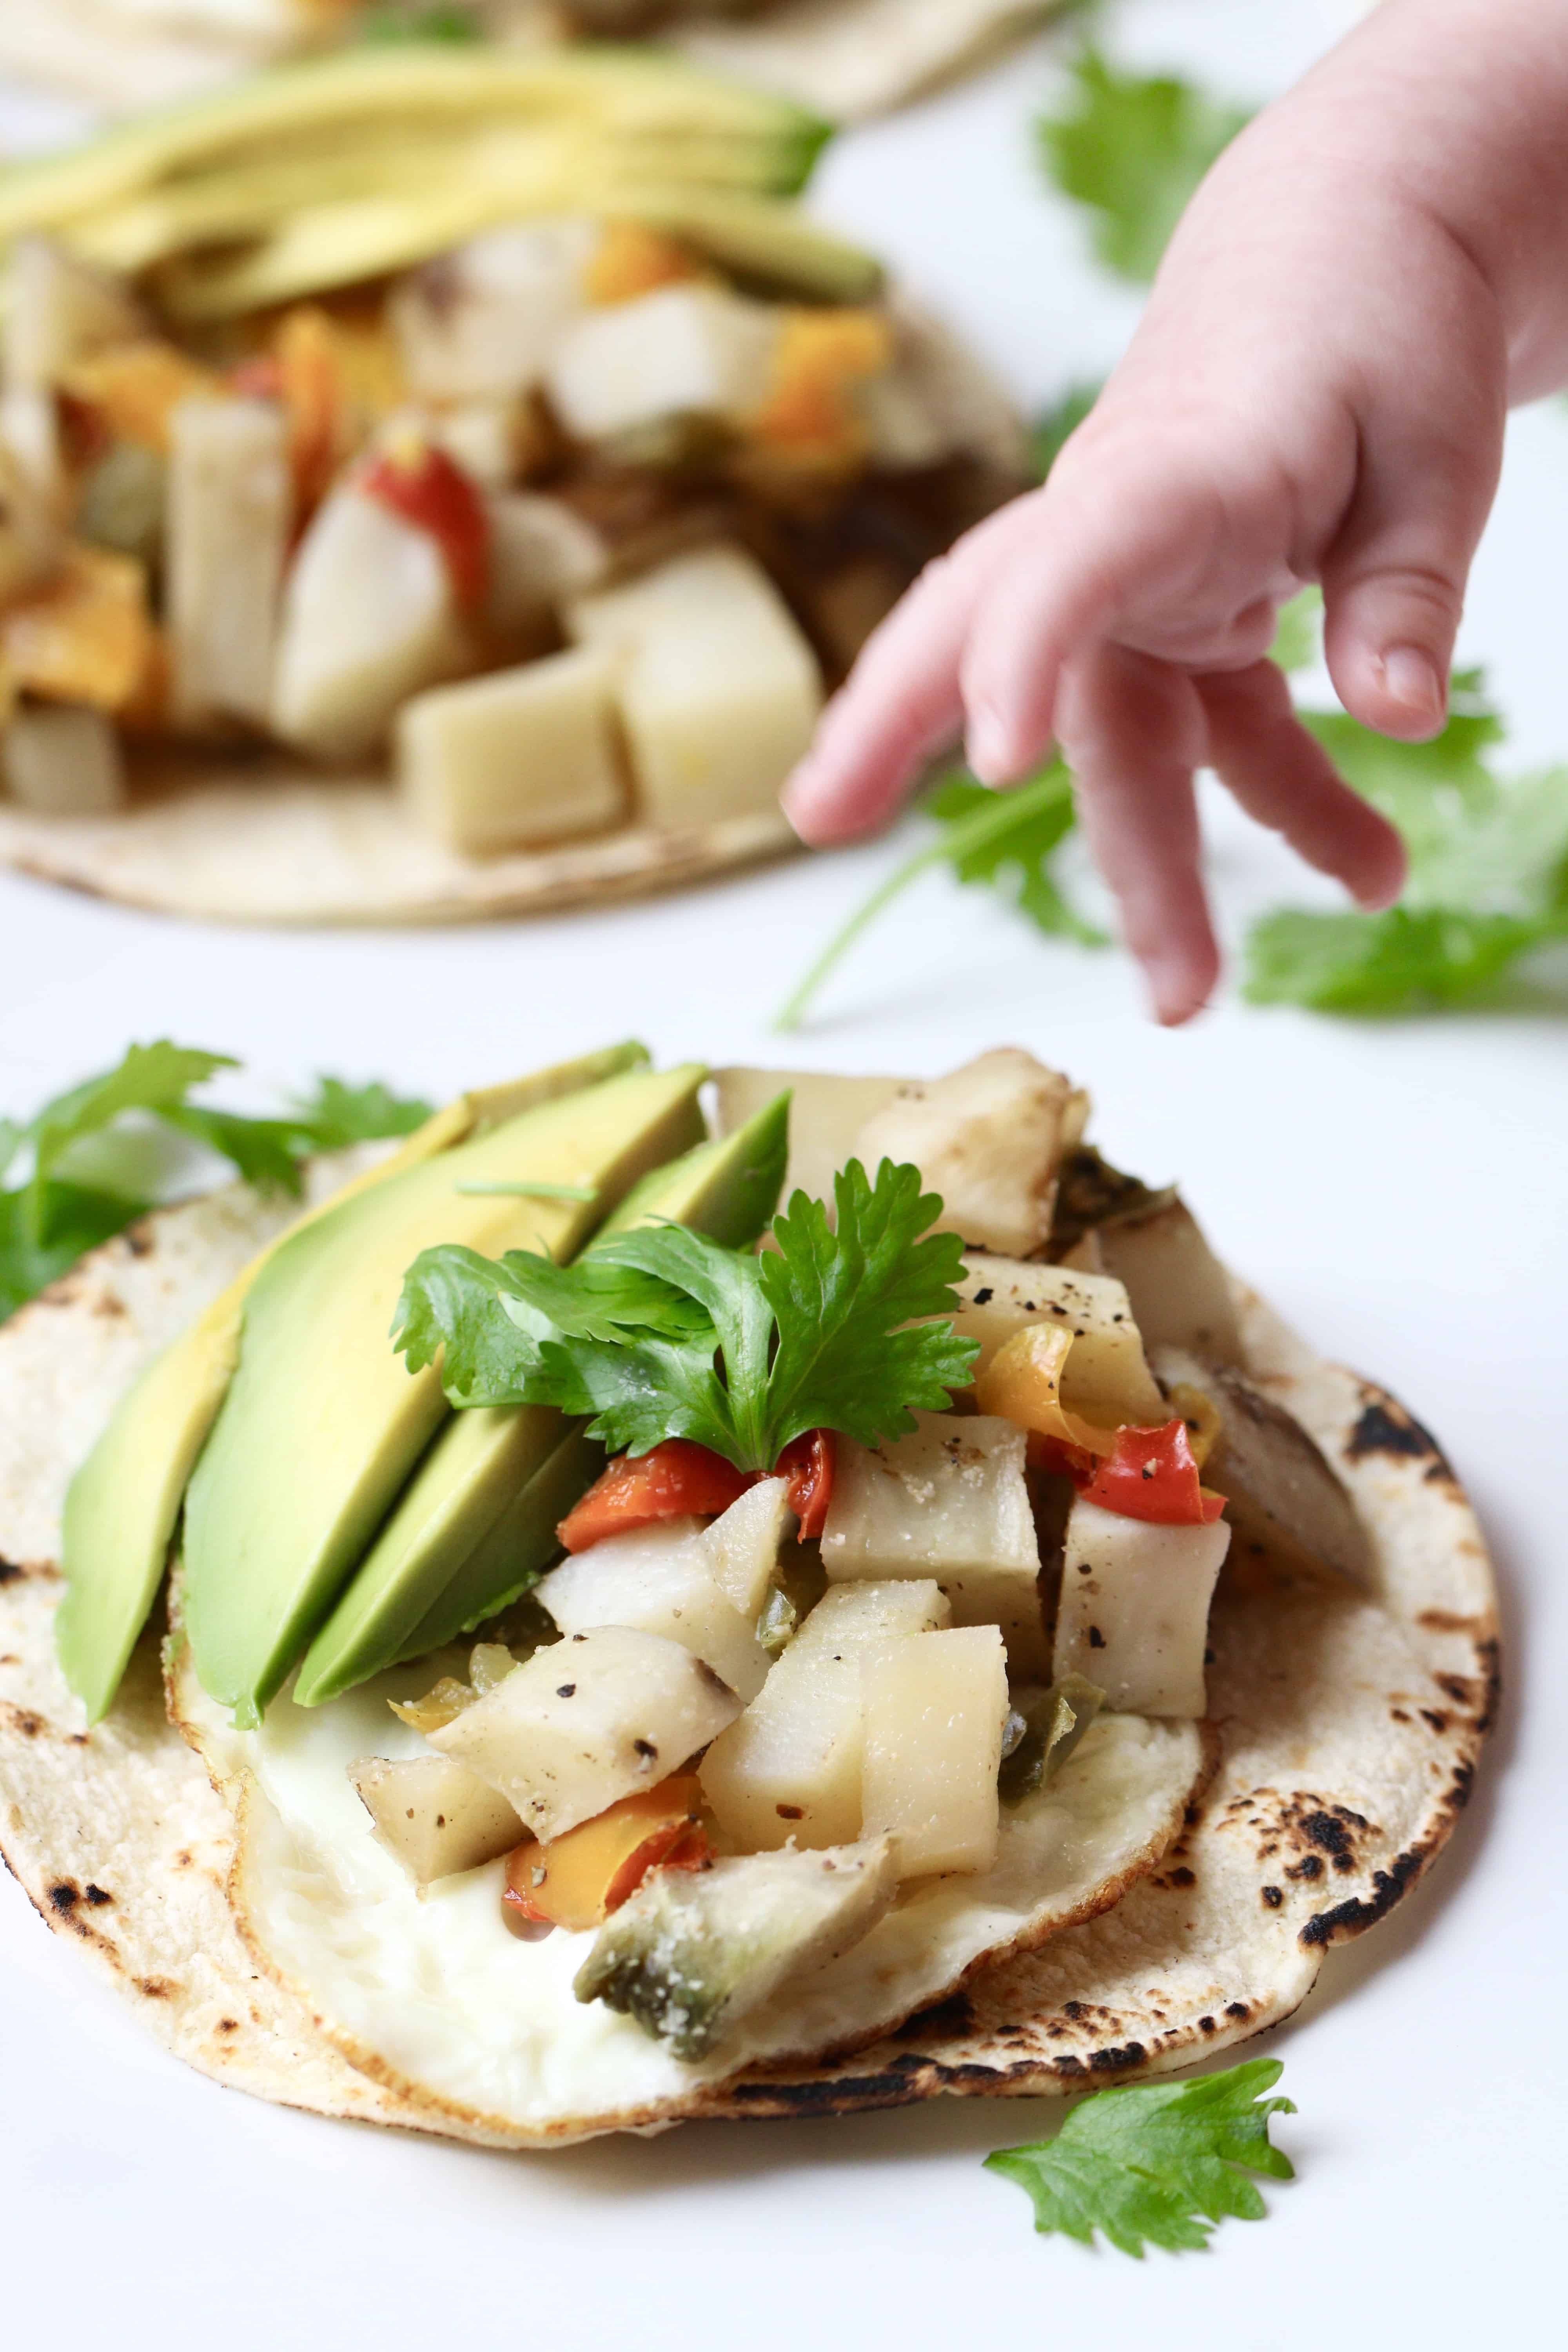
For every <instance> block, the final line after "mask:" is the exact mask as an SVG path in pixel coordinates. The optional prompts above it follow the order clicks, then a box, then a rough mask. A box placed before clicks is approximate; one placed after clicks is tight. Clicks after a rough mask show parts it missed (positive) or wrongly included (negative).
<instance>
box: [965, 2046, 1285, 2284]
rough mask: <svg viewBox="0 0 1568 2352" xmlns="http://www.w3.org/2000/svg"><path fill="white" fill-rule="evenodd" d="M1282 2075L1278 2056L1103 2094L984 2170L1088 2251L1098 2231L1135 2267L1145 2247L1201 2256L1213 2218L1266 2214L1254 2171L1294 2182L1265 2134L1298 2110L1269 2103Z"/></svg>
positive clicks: (1039, 2223)
mask: <svg viewBox="0 0 1568 2352" xmlns="http://www.w3.org/2000/svg"><path fill="white" fill-rule="evenodd" d="M1283 2072H1284V2069H1283V2067H1282V2066H1281V2065H1280V2063H1279V2060H1278V2059H1277V2058H1249V2059H1247V2060H1246V2061H1244V2063H1242V2064H1241V2065H1239V2066H1230V2067H1227V2068H1226V2070H1225V2071H1224V2072H1223V2073H1222V2074H1205V2075H1202V2076H1200V2077H1199V2078H1198V2079H1197V2080H1196V2081H1195V2082H1188V2083H1133V2084H1127V2085H1126V2086H1124V2087H1123V2088H1121V2089H1120V2090H1114V2091H1097V2092H1096V2093H1095V2095H1094V2096H1093V2097H1092V2098H1088V2099H1085V2100H1084V2101H1083V2102H1082V2103H1081V2105H1079V2106H1076V2107H1074V2109H1073V2110H1072V2113H1071V2114H1070V2115H1069V2116H1068V2119H1067V2121H1066V2123H1064V2124H1063V2126H1062V2127H1061V2129H1060V2131H1059V2132H1058V2133H1057V2135H1056V2137H1055V2138H1053V2139H1047V2140H1032V2141H1028V2142H1026V2144H1025V2145H1024V2146H1023V2147H1003V2148H998V2149H997V2150H996V2153H995V2154H994V2156H988V2157H987V2158H985V2166H986V2169H987V2171H990V2172H999V2173H1001V2174H1002V2175H1003V2177H1004V2179H1008V2180H1016V2182H1017V2184H1018V2186H1019V2188H1020V2189H1024V2190H1026V2192H1027V2194H1028V2196H1029V2197H1030V2198H1031V2199H1032V2200H1033V2203H1034V2208H1035V2227H1036V2229H1037V2230H1039V2231H1044V2232H1047V2233H1048V2232H1052V2231H1059V2232H1060V2233H1061V2234H1062V2235H1063V2236H1064V2237H1068V2238H1077V2239H1078V2240H1079V2242H1080V2243H1081V2244H1083V2245H1086V2246H1087V2245H1089V2244H1092V2242H1093V2240H1094V2233H1095V2231H1097V2230H1098V2231H1100V2232H1101V2233H1102V2234H1103V2235H1104V2236H1105V2237H1106V2238H1107V2239H1109V2241H1110V2243H1111V2244H1112V2245H1113V2246H1115V2247H1118V2248H1119V2249H1120V2251H1121V2252H1122V2253H1124V2254H1131V2255H1133V2256H1134V2257H1135V2258H1136V2259H1138V2260H1140V2261H1141V2260H1142V2254H1143V2249H1144V2247H1145V2246H1165V2247H1168V2248H1169V2249H1170V2250H1171V2251H1172V2252H1201V2251H1202V2250H1203V2249H1204V2248H1205V2247H1206V2246H1207V2244H1208V2242H1209V2234H1210V2231H1211V2230H1212V2229H1213V2227H1214V2225H1215V2222H1216V2221H1226V2220H1227V2219H1231V2218H1234V2219H1235V2220H1237V2221H1262V2220H1263V2219H1264V2218H1265V2216H1266V2214H1267V2212H1268V2207H1267V2206H1266V2205H1265V2204H1264V2202H1263V2199H1262V2196H1261V2194H1260V2192H1259V2190H1258V2185H1257V2183H1256V2181H1254V2180H1252V2179H1249V2178H1248V2175H1249V2174H1251V2173H1255V2172H1261V2173H1264V2174H1267V2175H1268V2177H1269V2178H1270V2179H1275V2180H1291V2179H1294V2178H1295V2168H1294V2167H1293V2166H1292V2164H1291V2162H1290V2159H1289V2157H1288V2156H1287V2155H1286V2154H1285V2152H1284V2150H1283V2149H1282V2148H1278V2147H1275V2146H1274V2145H1273V2143H1272V2141H1271V2140H1270V2139H1269V2137H1268V2123H1269V2118H1270V2116H1276V2115H1287V2116H1289V2115H1294V2114H1295V2112H1296V2109H1295V2104H1294V2102H1293V2101H1292V2100H1290V2099H1268V2098H1265V2097H1264V2096H1263V2095H1262V2094H1263V2093H1264V2092H1266V2091H1269V2090H1272V2089H1273V2087H1274V2084H1276V2083H1277V2082H1278V2081H1279V2077H1280V2075H1281V2074H1282V2073H1283Z"/></svg>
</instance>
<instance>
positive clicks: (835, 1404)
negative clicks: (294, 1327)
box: [393, 1160, 976, 1471]
mask: <svg viewBox="0 0 1568 2352" xmlns="http://www.w3.org/2000/svg"><path fill="white" fill-rule="evenodd" d="M834 1199H835V1212H836V1215H835V1220H834V1221H833V1222H830V1221H829V1218H828V1215H827V1212H826V1208H825V1207H824V1205H823V1204H822V1202H818V1201H811V1200H808V1199H807V1197H806V1195H805V1193H804V1192H797V1193H796V1194H795V1198H794V1200H793V1201H792V1202H790V1205H789V1207H788V1209H787V1210H786V1211H785V1212H784V1213H782V1214H781V1215H780V1216H779V1217H778V1218H777V1219H776V1221H775V1223H774V1226H773V1239H774V1241H775V1243H776V1244H777V1246H776V1248H775V1249H773V1250H769V1251H765V1252H763V1253H762V1254H760V1255H752V1253H751V1252H750V1251H745V1250H736V1249H727V1248H725V1247H724V1246H723V1245H722V1244H720V1243H718V1242H714V1241H710V1240H709V1239H708V1238H707V1237H706V1236H705V1235H703V1234H696V1233H692V1232H689V1231H688V1230H687V1229H686V1228H685V1227H683V1226H679V1225H652V1226H647V1227H643V1228H639V1229H638V1230H637V1231H634V1232H631V1233H626V1234H616V1235H615V1236H614V1237H612V1238H611V1239H608V1240H606V1241H604V1242H601V1243H599V1244H596V1245H595V1248H594V1249H593V1250H592V1251H591V1252H590V1253H588V1254H587V1255H585V1256H584V1257H583V1258H580V1259H579V1260H578V1261H577V1262H576V1264H575V1265H570V1266H557V1265H554V1264H553V1263H552V1260H550V1259H549V1258H546V1257H542V1256H539V1255H534V1254H533V1253H531V1252H529V1251H523V1250H513V1251H510V1252H509V1253H508V1255H506V1256H505V1257H504V1258H501V1259H500V1260H499V1261H498V1260H492V1259H489V1258H482V1257H479V1256H478V1255H476V1253H475V1252H473V1251H472V1250H465V1249H460V1248H456V1247H444V1248H438V1249H432V1250H426V1251H424V1252H422V1254H421V1255H420V1256H419V1257H417V1258H416V1260H415V1262H414V1264H413V1265H412V1266H411V1267H410V1268H409V1270H408V1273H407V1276H405V1282H404V1289H403V1296H402V1298H401V1299H400V1301H399V1304H398V1308H397V1314H396V1317H395V1320H394V1325H393V1333H394V1338H395V1343H396V1345H397V1346H398V1347H399V1348H400V1349H402V1351H403V1353H404V1354H405V1357H406V1359H407V1361H408V1364H409V1367H410V1369H411V1370H418V1369H419V1368H420V1367H421V1366H422V1365H425V1364H428V1363H432V1362H434V1361H435V1360H436V1356H437V1350H440V1351H441V1356H442V1378H443V1381H444V1382H445V1385H446V1390H447V1395H448V1397H449V1398H450V1399H451V1401H452V1402H453V1403H454V1404H458V1405H474V1404H553V1405H556V1406H558V1407H559V1408H560V1409H561V1410H562V1411H563V1412H571V1413H587V1414H591V1415H592V1416H593V1423H592V1428H591V1431H590V1434H591V1435H593V1436H595V1437H596V1438H598V1439H599V1440H600V1441H601V1442H602V1443H603V1444H605V1446H607V1447H608V1448H609V1450H610V1451H611V1452H612V1453H617V1454H618V1453H630V1454H646V1453H647V1451H648V1450H649V1449H650V1447H652V1446H655V1445H657V1444H660V1443H661V1442H662V1441H663V1440H664V1439H665V1438H667V1437H686V1438H690V1439H692V1440H694V1441H695V1443H696V1444H700V1445H706V1446H709V1447H710V1448H711V1450H712V1451H713V1452H714V1453H716V1454H722V1455H723V1456H724V1457H725V1459H726V1460H727V1461H730V1462H732V1463H734V1465H736V1467H737V1468H738V1469H742V1470H763V1471H766V1470H771V1469H772V1468H773V1465H774V1464H775V1463H776V1462H777V1460H778V1458H779V1456H780V1454H782V1453H783V1452H784V1448H785V1446H786V1445H788V1444H789V1443H790V1441H791V1440H792V1439H793V1438H795V1437H798V1436H799V1435H801V1433H803V1432H804V1431H805V1430H808V1429H816V1428H827V1429H839V1430H844V1431H846V1432H847V1433H849V1434H850V1435H852V1436H854V1437H858V1438H859V1439H860V1440H861V1442H862V1443H863V1444H874V1443H875V1442H876V1441H877V1439H878V1438H880V1437H893V1436H898V1435H900V1434H902V1433H903V1432H905V1431H906V1430H909V1429H910V1428H912V1427H913V1426H914V1423H913V1420H912V1418H911V1415H912V1413H913V1412H916V1411H920V1410H928V1411H929V1410H938V1409H940V1408H941V1407H942V1406H943V1405H945V1404H946V1403H947V1402H949V1400H950V1396H951V1392H952V1391H953V1390H954V1389H958V1388H963V1387H966V1386H967V1385H968V1382H969V1380H970V1378H971V1376H972V1371H973V1360H974V1356H975V1353H976V1349H975V1347H974V1343H973V1341H971V1340H967V1339H959V1338H958V1336H957V1334H956V1333H955V1332H954V1331H953V1329H952V1324H951V1321H949V1320H946V1319H944V1318H949V1317H951V1315H952V1309H953V1307H954V1306H955V1305H956V1303H957V1302H956V1299H955V1297H954V1292H953V1285H954V1283H955V1282H956V1281H957V1280H958V1277H959V1275H960V1273H961V1270H962V1252H963V1244H961V1243H960V1241H959V1240H958V1238H957V1236H956V1235H954V1234H933V1233H931V1232H930V1231H929V1230H928V1229H929V1227H930V1225H931V1221H932V1219H933V1218H934V1217H935V1216H936V1215H937V1213H939V1211H940V1208H941V1205H942V1204H941V1202H940V1201H938V1200H937V1199H936V1198H935V1196H934V1195H932V1194H929V1193H922V1192H921V1185H920V1177H919V1173H918V1171H916V1170H914V1169H912V1168H896V1167H894V1166H893V1164H892V1162H891V1161H889V1160H884V1162H883V1163H882V1166H881V1167H880V1169H879V1171H878V1173H877V1180H876V1182H875V1184H873V1183H871V1182H870V1181H868V1178H867V1176H866V1172H865V1171H864V1169H862V1168H861V1167H860V1165H859V1163H858V1161H851V1163H850V1165H849V1167H848V1168H847V1170H846V1171H844V1172H843V1173H842V1174H841V1175H839V1176H838V1177H837V1178H836V1180H835V1184H834ZM933 1318H934V1319H933ZM911 1326H912V1328H910V1327H911Z"/></svg>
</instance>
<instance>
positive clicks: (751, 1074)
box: [714, 1069, 905, 1203]
mask: <svg viewBox="0 0 1568 2352" xmlns="http://www.w3.org/2000/svg"><path fill="white" fill-rule="evenodd" d="M714 1078H715V1083H716V1085H717V1087H718V1090H719V1132H720V1133H721V1135H733V1134H734V1133H735V1132H736V1130H737V1129H739V1128H742V1127H744V1126H745V1124H746V1121H747V1120H748V1119H749V1118H754V1117H755V1116H756V1114H757V1112H758V1111H760V1110H761V1109H762V1108H763V1105H764V1104H765V1103H770V1102H772V1100H773V1097H774V1096H775V1095H776V1094H779V1093H780V1092H782V1090H783V1089H784V1087H789V1088H790V1092H791V1100H790V1107H789V1165H788V1167H787V1168H786V1169H785V1171H784V1193H783V1196H782V1197H783V1198H784V1200H785V1201H786V1202H787V1201H788V1199H789V1198H790V1195H791V1194H792V1193H793V1192H796V1191H797V1190H798V1191H800V1192H807V1193H809V1194H810V1195H811V1197H812V1199H813V1200H817V1201H826V1202H829V1203H831V1202H832V1199H833V1179H834V1177H835V1175H836V1174H837V1171H838V1170H839V1169H840V1168H842V1167H843V1166H844V1164H845V1162H846V1161H847V1160H852V1159H853V1158H854V1156H855V1147H856V1145H857V1144H858V1141H859V1138H860V1130H861V1129H862V1128H863V1127H864V1126H865V1124H866V1121H867V1120H868V1118H870V1117H871V1116H872V1114H873V1113H874V1112H876V1111H879V1110H880V1109H882V1108H883V1107H884V1105H885V1104H888V1103H889V1102H891V1101H892V1099H893V1097H894V1096H895V1095H896V1094H897V1093H898V1091H899V1088H900V1086H902V1085H904V1084H905V1081H904V1080H903V1079H902V1078H841V1077H837V1076H828V1075H826V1074H825V1073H824V1072H823V1071H821V1070H752V1069H729V1070H718V1071H715V1073H714ZM870 1172H871V1174H872V1175H873V1176H875V1174H876V1172H877V1171H876V1170H875V1169H874V1168H873V1169H872V1170H871V1171H870Z"/></svg>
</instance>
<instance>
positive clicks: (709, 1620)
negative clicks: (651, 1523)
mask: <svg viewBox="0 0 1568 2352" xmlns="http://www.w3.org/2000/svg"><path fill="white" fill-rule="evenodd" d="M534 1599H535V1600H536V1601H539V1602H540V1603H541V1604H542V1606H543V1607H544V1608H546V1609H548V1610H549V1612H550V1614H551V1615H552V1617H553V1618H554V1620H555V1622H556V1623H557V1624H558V1625H559V1626H560V1628H561V1631H562V1632H563V1633H585V1632H586V1631H587V1629H588V1628H589V1626H591V1625H632V1626H636V1627H638V1628H639V1629H640V1630H641V1631H642V1632H643V1633H662V1634H663V1635H664V1637H665V1639H666V1640H667V1641H670V1642H679V1643H682V1644H683V1645H684V1646H685V1648H687V1649H689V1651H690V1652H691V1653H692V1654H693V1656H695V1657H699V1658H702V1659H704V1660H706V1662H707V1664H709V1665H710V1666H711V1667H712V1669H713V1671H714V1673H715V1674H716V1675H718V1676H719V1678H720V1680H721V1682H725V1683H728V1684H729V1685H730V1688H731V1690H732V1691H734V1692H735V1694H736V1695H737V1696H738V1697H740V1698H741V1699H742V1700H749V1699H753V1698H755V1696H756V1695H757V1693H758V1692H759V1691H760V1690H761V1689H762V1686H763V1683H764V1682H765V1681H766V1680H767V1675H768V1667H769V1664H770V1663H771V1661H770V1659H769V1657H768V1654H767V1652H766V1651H765V1650H764V1649H763V1645H762V1643H760V1642H759V1641H758V1639H757V1637H756V1633H755V1632H754V1630H753V1628H754V1626H755V1622H756V1612H754V1611H753V1612H752V1615H751V1616H750V1617H746V1616H742V1613H741V1612H740V1610H739V1609H737V1608H736V1606H735V1604H734V1602H733V1601H730V1600H728V1599H726V1597H725V1595H724V1594H723V1593H722V1592H721V1591H720V1589H719V1585H718V1583H717V1581H716V1580H715V1578H714V1576H713V1572H712V1570H711V1569H710V1566H709V1563H708V1559H707V1556H706V1554H705V1552H704V1550H703V1546H702V1538H701V1537H700V1535H687V1536H681V1535H677V1536H675V1537H673V1538H671V1537H670V1536H668V1534H666V1532H665V1531H664V1529H663V1528H658V1527H652V1528H638V1529H637V1530H635V1531H634V1532H633V1533H631V1534H629V1535H624V1536H608V1537H606V1538H605V1540H604V1542H602V1543H596V1544H593V1545H591V1546H590V1547H589V1549H587V1550H586V1551H580V1552H577V1553H575V1554H574V1556H573V1557H572V1558H571V1559H564V1560H563V1561H562V1563H561V1565H560V1567H559V1568H552V1570H551V1571H550V1573H549V1575H548V1576H546V1577H543V1578H542V1579H541V1580H540V1581H539V1583H538V1584H537V1585H536V1586H535V1587H534Z"/></svg>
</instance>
